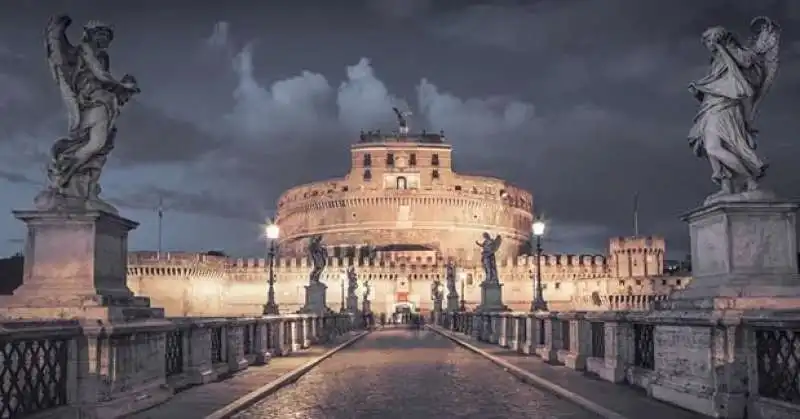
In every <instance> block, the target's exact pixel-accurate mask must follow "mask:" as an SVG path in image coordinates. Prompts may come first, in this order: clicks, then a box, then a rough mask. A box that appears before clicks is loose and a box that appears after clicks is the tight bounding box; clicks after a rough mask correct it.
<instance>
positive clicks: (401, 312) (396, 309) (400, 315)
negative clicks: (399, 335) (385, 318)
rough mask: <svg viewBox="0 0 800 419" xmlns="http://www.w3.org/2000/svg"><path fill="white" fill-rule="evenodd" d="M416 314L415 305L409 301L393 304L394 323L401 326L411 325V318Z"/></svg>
mask: <svg viewBox="0 0 800 419" xmlns="http://www.w3.org/2000/svg"><path fill="white" fill-rule="evenodd" d="M415 313H416V307H414V303H412V302H409V301H400V302H396V303H394V304H392V313H391V316H392V322H393V323H399V324H410V323H411V317H412V315H414V314H415Z"/></svg>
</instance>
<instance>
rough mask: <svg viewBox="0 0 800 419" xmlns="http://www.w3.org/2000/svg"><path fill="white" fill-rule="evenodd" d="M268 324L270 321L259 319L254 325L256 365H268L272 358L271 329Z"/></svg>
mask: <svg viewBox="0 0 800 419" xmlns="http://www.w3.org/2000/svg"><path fill="white" fill-rule="evenodd" d="M268 324H269V320H266V319H257V320H256V322H255V325H254V327H255V330H254V335H255V336H254V337H253V354H254V355H255V362H254V363H255V364H267V363H269V360H270V359H271V358H272V353H271V352H270V347H269V341H270V339H269V333H270V328H269V326H268Z"/></svg>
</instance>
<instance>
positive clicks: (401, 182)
mask: <svg viewBox="0 0 800 419" xmlns="http://www.w3.org/2000/svg"><path fill="white" fill-rule="evenodd" d="M406 188H408V181H406V178H405V177H404V176H399V177H398V178H397V189H406Z"/></svg>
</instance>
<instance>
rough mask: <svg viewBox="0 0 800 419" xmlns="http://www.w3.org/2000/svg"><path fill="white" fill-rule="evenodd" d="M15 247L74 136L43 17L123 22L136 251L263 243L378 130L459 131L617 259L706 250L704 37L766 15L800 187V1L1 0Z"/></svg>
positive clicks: (592, 247) (124, 205)
mask: <svg viewBox="0 0 800 419" xmlns="http://www.w3.org/2000/svg"><path fill="white" fill-rule="evenodd" d="M0 10H3V11H4V12H3V14H2V16H0V201H2V208H4V209H5V211H6V215H5V216H2V217H0V232H2V233H0V255H2V254H10V253H13V252H15V251H17V250H19V249H20V246H21V239H22V238H23V237H24V228H23V224H22V223H21V222H19V221H17V220H15V219H14V218H13V217H12V216H11V214H10V210H11V209H20V208H30V207H31V206H32V204H31V201H32V198H33V197H34V196H35V194H36V193H37V191H38V190H39V188H41V186H42V183H43V179H44V174H43V165H44V162H45V156H46V151H47V150H48V148H49V146H50V145H51V144H52V142H53V141H54V140H55V139H56V138H57V137H58V136H60V135H62V134H63V133H64V130H65V126H66V123H65V117H64V111H63V109H62V107H61V102H60V100H59V98H58V92H57V90H56V87H55V85H54V83H53V82H52V80H51V79H50V77H49V73H48V72H47V67H46V65H45V62H44V51H43V47H42V39H41V34H42V29H43V27H44V25H45V23H46V21H47V18H48V16H49V15H51V14H53V13H57V12H67V13H69V14H70V15H71V16H72V17H73V18H74V20H75V23H74V24H73V28H72V30H71V32H70V35H71V37H72V39H75V40H76V39H78V36H79V34H80V33H79V30H78V28H79V27H80V25H82V24H83V23H84V22H86V21H87V20H89V19H99V20H102V21H107V22H109V23H113V24H114V25H115V27H116V29H117V32H116V39H115V41H114V44H113V45H112V49H111V58H112V70H113V71H114V73H115V74H117V75H118V76H119V75H122V74H124V73H131V74H133V75H135V76H136V77H137V79H138V80H139V83H140V85H141V88H142V91H143V93H142V94H141V95H140V96H139V97H138V98H137V99H136V100H135V101H134V102H133V103H132V104H131V105H130V106H129V107H127V108H126V109H125V110H124V113H123V115H122V117H121V120H120V122H119V129H120V135H119V137H118V146H117V148H116V149H115V150H114V153H113V155H112V158H111V159H110V161H109V163H108V165H107V167H106V171H105V172H104V177H103V182H102V183H103V187H104V194H105V196H106V197H107V198H108V199H109V200H112V201H113V202H114V203H116V204H117V205H118V206H119V208H120V211H121V213H122V214H123V215H124V216H126V217H129V218H132V219H134V220H137V221H139V222H140V223H141V226H140V227H139V228H138V229H137V230H135V232H134V233H133V234H132V237H131V247H132V248H134V249H154V248H155V247H156V244H157V217H156V213H155V208H156V206H157V203H158V199H159V196H161V197H163V199H164V203H165V207H166V212H165V217H164V234H163V237H164V247H165V249H168V250H169V249H175V250H177V249H182V250H209V249H222V250H226V251H227V252H229V253H231V254H237V255H242V256H250V255H254V256H255V255H258V254H260V253H261V252H262V249H263V243H262V242H260V238H259V232H260V224H261V223H262V222H263V220H264V219H265V218H266V217H268V216H270V215H271V214H272V211H273V208H274V202H275V200H276V198H277V197H278V195H279V194H280V193H281V192H282V191H283V190H285V189H287V188H289V187H291V186H293V185H297V184H300V183H304V182H309V181H313V180H320V179H324V178H327V177H333V176H338V175H342V174H344V173H345V171H346V170H347V165H348V145H349V144H350V143H352V142H353V141H354V140H355V139H356V138H357V135H356V134H357V132H358V130H360V129H374V128H381V127H384V128H385V127H390V126H391V125H392V122H393V120H392V115H391V106H392V105H393V104H398V103H400V104H405V105H404V106H408V107H409V108H410V109H411V110H412V111H413V112H414V116H413V122H412V124H413V125H414V126H415V127H417V128H420V129H421V128H427V129H428V130H439V129H443V130H445V132H446V133H447V135H448V137H449V138H450V139H451V141H452V143H453V145H454V147H455V153H454V154H455V159H456V169H457V170H459V171H463V172H470V173H476V174H490V175H494V176H498V177H502V178H506V179H508V180H510V181H511V182H514V183H516V184H518V185H520V186H522V187H525V188H527V189H529V190H531V191H533V193H534V196H535V200H536V201H535V202H536V205H537V207H538V209H539V210H541V211H543V212H544V213H545V214H546V216H547V217H548V219H549V220H550V221H551V226H550V227H551V228H550V230H549V237H548V241H547V246H548V250H558V251H565V252H576V253H580V252H602V251H603V250H604V248H605V243H606V239H607V237H609V236H615V235H628V234H631V233H632V221H631V218H632V217H631V212H632V201H633V198H632V197H633V195H634V193H635V192H636V191H639V193H640V200H639V201H640V210H641V211H640V213H641V216H640V230H641V231H642V232H643V233H648V234H658V235H663V236H665V237H666V238H667V243H668V247H669V249H670V250H671V254H672V256H675V257H681V256H682V255H683V254H684V253H685V252H686V251H687V249H688V240H687V229H686V227H685V225H684V224H683V223H682V222H680V221H679V219H678V217H679V215H680V214H681V213H683V212H685V211H687V210H689V209H691V208H693V207H696V206H697V205H698V204H699V203H700V202H701V201H702V199H703V198H704V197H705V196H706V195H708V194H709V193H711V192H712V191H713V189H714V187H713V184H712V183H711V182H710V178H709V176H710V171H709V168H708V164H707V162H705V161H702V160H700V159H697V158H695V157H694V156H693V155H692V153H691V152H690V150H689V148H688V146H687V142H686V132H687V130H688V128H689V126H690V125H691V119H692V117H693V114H694V112H695V110H696V106H695V103H694V101H693V99H692V98H691V96H690V95H689V94H688V93H687V90H686V86H687V84H688V83H689V82H690V81H691V80H693V79H696V78H699V77H700V76H702V75H703V71H704V65H705V63H707V60H708V57H707V55H706V53H705V51H704V49H703V47H702V46H701V45H700V42H699V36H700V33H701V32H702V31H703V30H704V29H705V28H706V27H709V26H712V25H724V26H727V27H729V28H730V29H732V30H734V31H736V32H738V33H741V34H743V35H745V34H746V31H747V27H748V22H749V21H750V19H751V18H752V17H754V16H756V15H760V14H767V15H769V16H771V17H773V18H775V19H777V20H778V21H780V23H781V24H782V26H783V27H784V29H785V30H784V34H783V35H784V36H783V49H782V67H781V70H780V74H779V78H778V81H777V84H776V87H775V89H774V90H773V92H772V93H771V95H770V97H769V98H767V100H766V101H765V104H764V107H763V112H762V117H761V118H760V121H759V124H758V125H759V128H760V129H761V133H762V134H761V143H760V144H761V145H762V147H761V148H760V150H761V152H762V153H763V154H764V155H765V156H766V157H767V159H768V160H769V161H770V163H771V168H770V172H769V174H768V177H767V179H766V183H767V184H768V186H769V187H770V188H772V189H774V190H776V191H777V192H778V193H779V194H781V195H784V196H786V197H798V196H800V187H799V186H798V185H800V168H798V165H797V163H796V162H797V157H798V156H800V140H798V138H797V133H798V132H800V118H798V103H800V102H799V99H800V42H799V41H798V39H800V35H798V33H797V31H796V30H793V29H792V28H793V27H795V28H796V27H800V25H799V24H800V22H798V20H800V2H798V1H792V0H785V1H778V0H776V1H769V0H761V1H758V2H755V1H752V0H741V1H731V0H729V1H726V0H705V1H695V0H671V1H661V0H602V1H601V0H538V1H533V0H529V1H522V0H519V1H493V2H492V1H467V0H437V1H432V0H429V1H422V0H339V1H323V0H313V1H312V0H292V1H289V0H285V1H284V0H274V1H270V2H255V1H243V0H242V1H237V0H228V1H225V2H221V1H214V2H212V1H209V0H206V1H205V3H203V2H202V1H201V0H195V1H184V0H160V1H152V0H139V1H135V2H123V1H119V2H117V1H114V2H111V1H106V2H99V1H88V0H83V1H79V0H74V1H65V0H62V1H56V0H51V1H27V2H20V1H12V0H0Z"/></svg>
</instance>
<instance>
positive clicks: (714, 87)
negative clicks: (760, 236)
mask: <svg viewBox="0 0 800 419" xmlns="http://www.w3.org/2000/svg"><path fill="white" fill-rule="evenodd" d="M750 26H751V30H752V32H753V37H752V39H751V40H750V41H749V42H748V43H746V44H742V43H740V42H739V40H738V39H737V38H736V36H735V35H734V34H733V33H731V32H730V31H728V30H727V29H725V28H722V27H719V26H715V27H712V28H709V29H707V30H706V31H705V32H703V35H702V42H703V45H705V47H706V48H707V49H708V51H709V53H710V55H711V64H710V67H709V71H708V74H707V75H706V76H705V77H703V78H702V79H700V80H696V81H694V82H692V83H690V84H689V92H690V93H691V94H692V95H693V96H694V98H695V99H697V101H698V102H700V110H699V111H698V113H697V115H696V116H695V118H694V125H693V126H692V128H691V130H690V132H689V145H690V146H691V147H692V150H693V151H694V152H695V154H696V155H697V156H699V157H703V158H707V159H708V161H709V163H710V164H711V179H712V180H713V181H714V182H715V183H717V184H718V185H720V190H719V191H718V192H717V193H715V194H713V195H711V196H709V197H708V198H707V199H706V202H705V203H706V205H708V204H711V203H713V202H719V201H742V200H763V199H765V198H772V197H774V196H773V194H771V193H768V192H765V191H762V190H761V189H760V188H759V184H758V180H759V179H760V178H762V177H763V176H764V175H765V173H766V169H767V167H768V164H767V163H766V162H765V161H764V160H763V159H762V158H761V157H759V156H758V154H756V134H757V133H758V131H757V130H756V128H755V118H756V114H757V112H758V110H759V106H760V104H761V102H762V101H763V99H764V97H765V96H766V94H767V92H768V91H769V89H770V87H771V86H772V84H773V82H774V80H775V75H776V73H777V70H778V44H779V39H780V27H779V26H778V24H777V23H775V22H773V21H772V20H771V19H769V18H766V17H758V18H755V19H753V21H752V22H751V25H750Z"/></svg>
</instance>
